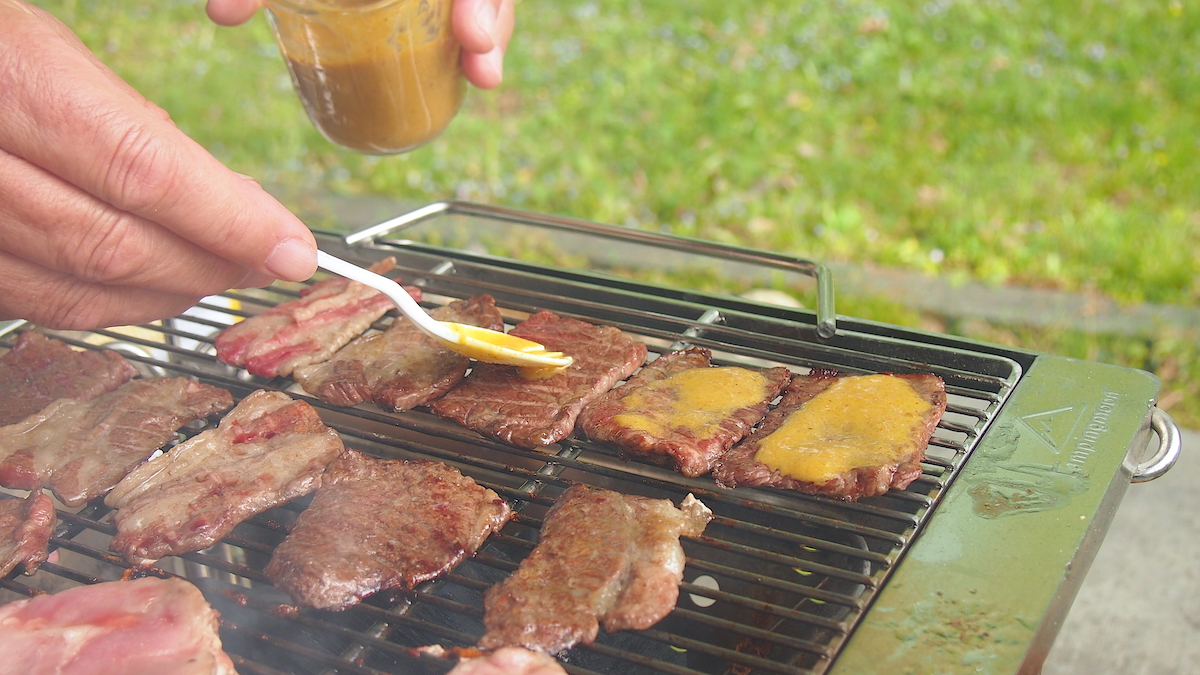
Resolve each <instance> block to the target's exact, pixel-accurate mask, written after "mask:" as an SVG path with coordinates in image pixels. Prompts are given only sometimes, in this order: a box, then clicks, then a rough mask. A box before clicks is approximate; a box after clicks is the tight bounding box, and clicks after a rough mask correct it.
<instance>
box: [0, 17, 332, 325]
mask: <svg viewBox="0 0 1200 675" xmlns="http://www.w3.org/2000/svg"><path fill="white" fill-rule="evenodd" d="M0 92H4V94H3V96H0V319H8V318H23V319H28V320H30V321H33V322H35V323H37V324H39V325H43V326H46V327H49V328H63V329H86V328H95V327H98V326H113V325H121V324H131V323H141V322H144V321H148V320H152V319H158V318H164V317H168V316H173V315H175V314H178V313H180V312H181V311H183V310H184V309H186V308H188V307H190V306H192V305H194V304H195V302H196V300H198V299H199V298H201V297H203V296H206V295H211V294H213V293H219V292H222V291H225V290H227V289H229V288H234V287H246V286H261V285H265V284H267V283H269V282H270V281H272V280H273V279H275V278H277V277H278V278H282V279H287V280H291V281H301V280H304V279H307V278H309V277H310V276H312V273H313V272H314V271H315V269H316V241H315V240H314V238H313V236H312V233H311V232H309V230H308V228H307V227H305V226H304V224H303V223H301V222H300V221H299V220H298V219H297V218H296V217H295V216H293V215H292V214H291V213H289V212H288V210H287V209H286V208H284V207H283V205H281V204H280V203H279V202H277V201H276V200H275V199H273V198H272V197H271V196H270V195H268V194H267V193H266V192H265V191H264V190H263V189H262V188H261V187H259V186H258V184H256V183H255V182H253V181H252V180H250V179H248V178H246V177H245V176H241V175H239V174H237V173H234V172H233V171H230V170H229V169H228V168H226V167H225V166H223V165H222V164H221V163H220V162H219V161H217V159H216V158H214V157H213V156H212V155H210V154H209V153H208V152H206V151H205V150H204V149H203V148H202V147H200V145H199V144H197V143H196V142H195V141H193V140H191V139H190V138H188V137H187V136H186V135H185V134H184V133H183V132H182V131H180V130H179V129H178V128H177V127H176V126H175V125H174V124H173V123H172V122H171V120H170V118H169V117H168V116H167V114H166V112H164V111H163V110H161V109H160V108H158V107H157V106H155V105H154V104H153V103H150V102H149V101H147V100H146V99H145V98H143V97H142V96H141V95H139V94H138V93H137V92H136V91H134V89H133V88H132V87H130V86H129V85H128V84H126V83H125V82H123V81H122V80H121V79H120V78H118V77H117V76H116V74H114V73H113V72H112V71H111V70H109V69H108V68H107V67H105V66H104V65H103V64H102V63H100V61H99V60H97V59H96V58H95V56H93V55H92V53H91V52H89V51H88V49H87V48H86V47H85V46H84V45H83V44H82V43H81V42H80V41H79V40H78V39H77V38H76V37H75V36H74V35H73V34H72V33H71V31H70V30H69V29H68V28H67V27H66V26H64V25H63V24H62V23H61V22H59V21H58V20H57V19H55V18H54V17H53V16H51V15H50V14H48V13H47V12H44V11H42V10H40V9H37V8H35V7H32V6H30V5H28V4H26V3H24V2H21V1H20V0H0Z"/></svg>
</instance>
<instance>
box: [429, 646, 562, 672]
mask: <svg viewBox="0 0 1200 675" xmlns="http://www.w3.org/2000/svg"><path fill="white" fill-rule="evenodd" d="M446 675H567V671H565V670H563V667H562V666H561V665H559V663H558V661H555V660H554V657H551V656H547V655H546V654H543V653H541V652H531V651H529V650H528V649H524V648H521V647H501V648H500V649H497V650H496V651H494V652H491V653H488V654H480V655H479V656H475V657H470V658H467V657H464V658H463V659H462V660H460V661H459V662H458V665H457V666H454V670H451V671H450V672H449V673H446Z"/></svg>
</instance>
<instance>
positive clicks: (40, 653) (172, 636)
mask: <svg viewBox="0 0 1200 675" xmlns="http://www.w3.org/2000/svg"><path fill="white" fill-rule="evenodd" d="M0 626H3V630H0V653H2V654H4V667H2V668H0V670H3V671H4V672H6V673H28V674H33V673H57V674H60V675H72V674H80V675H82V674H85V673H86V674H88V675H115V674H116V673H120V675H164V674H166V673H170V675H237V674H236V671H235V670H234V668H233V662H232V661H231V660H230V658H229V656H228V655H227V654H226V653H225V652H224V650H223V649H222V648H221V637H220V635H219V634H218V632H217V613H216V612H215V611H213V609H212V607H210V606H209V604H208V601H207V600H205V599H204V596H203V595H201V593H200V590H199V589H197V588H196V587H195V586H193V585H192V584H190V583H188V582H186V581H184V580H182V579H156V578H154V577H146V578H144V579H136V580H133V581H105V582H101V583H97V584H93V585H91V586H77V587H75V588H71V589H68V590H65V591H62V592H61V593H55V594H54V595H39V596H36V597H33V598H30V599H28V600H21V601H19V602H13V603H10V604H7V605H4V606H3V607H0Z"/></svg>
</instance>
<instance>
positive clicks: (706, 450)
mask: <svg viewBox="0 0 1200 675" xmlns="http://www.w3.org/2000/svg"><path fill="white" fill-rule="evenodd" d="M711 358H712V352H710V351H709V350H707V349H703V348H700V347H692V348H690V349H685V350H682V351H677V352H672V353H670V354H665V355H663V356H661V357H659V358H657V359H655V360H654V361H653V362H651V363H650V364H649V365H647V366H646V367H645V368H642V370H641V371H640V372H638V374H637V375H634V376H633V377H632V378H630V379H629V381H628V382H626V383H625V384H624V385H622V386H620V387H617V388H616V389H613V390H612V391H609V392H608V393H607V394H604V395H603V396H601V397H600V398H598V399H596V401H595V402H593V403H592V404H590V405H588V406H587V407H586V408H584V409H583V412H582V413H580V415H579V421H578V422H577V424H576V425H577V426H578V427H579V429H580V430H581V431H583V433H585V434H586V435H587V436H588V437H589V438H591V439H593V440H597V441H601V442H607V443H612V444H614V445H616V446H617V447H619V448H620V449H621V450H623V451H625V452H627V453H631V454H634V455H639V456H642V457H644V458H646V459H648V460H650V461H658V462H662V461H665V462H668V463H670V464H672V465H674V467H675V468H676V469H678V470H679V472H680V473H682V474H683V475H685V476H689V477H693V478H694V477H696V476H701V475H703V474H706V473H708V472H709V471H711V470H712V467H713V464H714V463H715V462H716V461H717V459H718V458H719V457H720V456H721V455H723V454H725V452H726V451H727V450H729V448H731V447H733V444H734V443H736V442H738V441H739V440H741V438H742V437H743V436H745V435H746V434H747V433H748V432H749V431H750V429H751V428H753V427H754V425H755V424H757V423H758V422H759V421H760V420H762V418H763V415H765V414H766V413H767V404H769V403H770V402H771V401H772V400H774V399H775V397H776V396H778V395H779V392H780V391H781V390H782V389H783V387H784V386H785V385H786V384H787V383H788V380H790V379H791V377H792V373H791V371H789V370H788V369H787V368H782V367H780V368H768V369H760V368H713V367H710V366H711V364H710V359H711Z"/></svg>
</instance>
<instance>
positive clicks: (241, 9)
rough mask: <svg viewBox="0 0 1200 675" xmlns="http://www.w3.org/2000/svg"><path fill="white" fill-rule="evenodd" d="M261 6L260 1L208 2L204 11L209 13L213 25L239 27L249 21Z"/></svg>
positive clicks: (213, 0)
mask: <svg viewBox="0 0 1200 675" xmlns="http://www.w3.org/2000/svg"><path fill="white" fill-rule="evenodd" d="M261 6H262V2H260V0H208V4H207V5H205V7H204V11H206V12H208V18H210V19H212V20H213V23H216V24H218V25H221V26H237V25H240V24H243V23H246V22H247V21H249V20H250V17H252V16H254V13H255V12H257V11H258V8H259V7H261Z"/></svg>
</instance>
